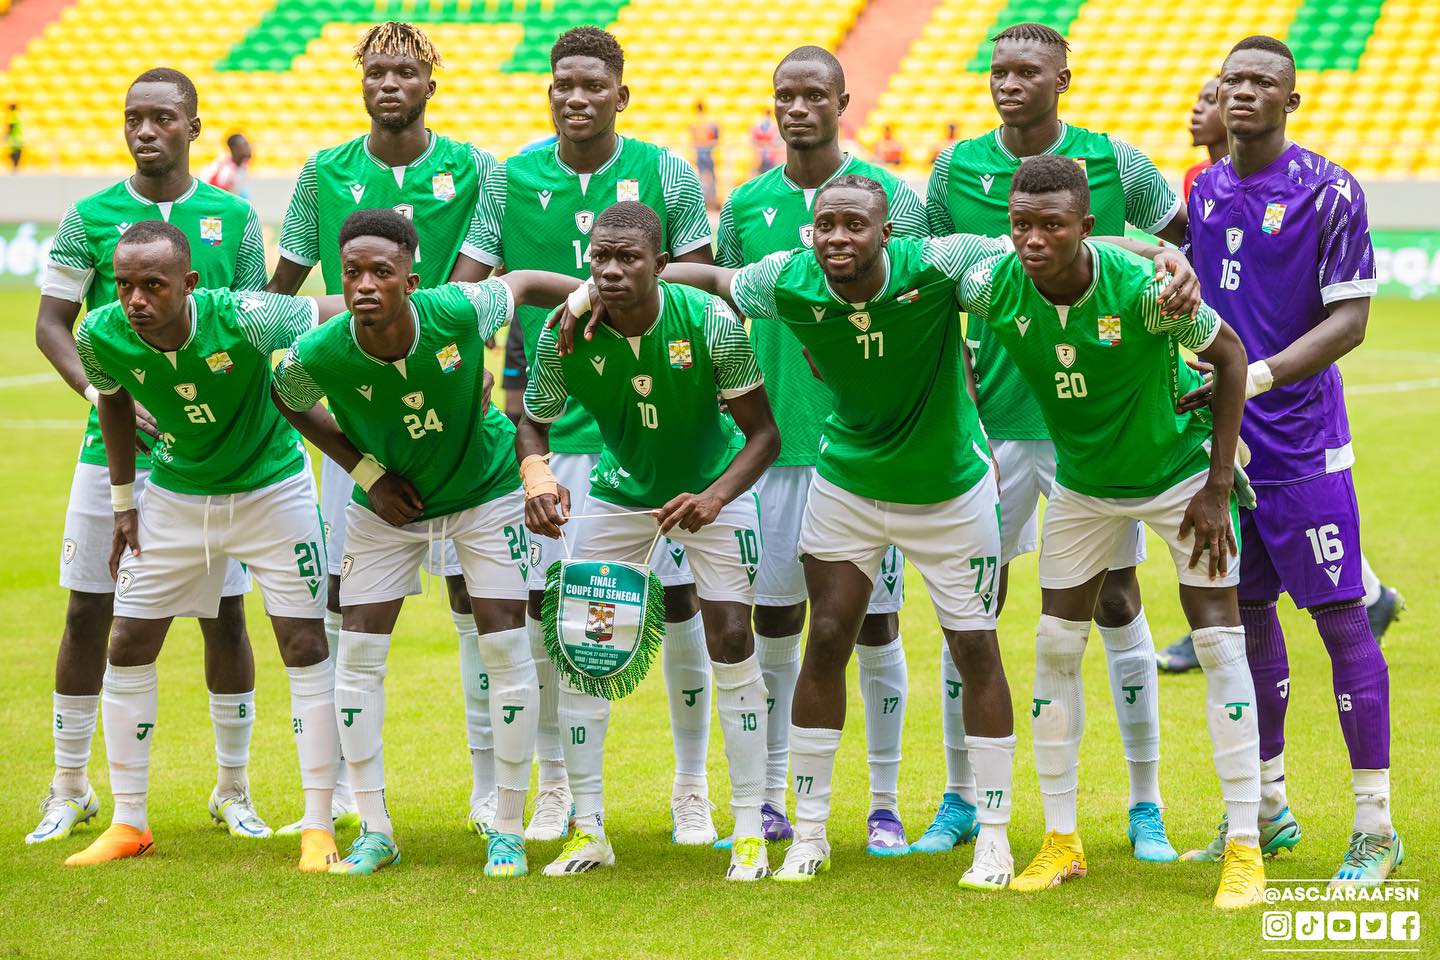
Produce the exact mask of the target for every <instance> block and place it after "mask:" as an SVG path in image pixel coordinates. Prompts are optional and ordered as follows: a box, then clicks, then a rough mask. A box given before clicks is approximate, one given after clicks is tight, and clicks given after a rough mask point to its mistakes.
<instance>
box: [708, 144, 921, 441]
mask: <svg viewBox="0 0 1440 960" xmlns="http://www.w3.org/2000/svg"><path fill="white" fill-rule="evenodd" d="M846 174H858V175H860V176H863V177H869V178H870V179H872V180H875V181H878V182H879V183H880V185H881V186H883V187H884V188H885V193H886V195H887V196H888V197H889V199H890V222H891V223H892V224H894V232H895V234H896V235H897V236H915V237H924V236H929V233H930V231H929V228H928V227H927V226H926V223H925V208H924V206H923V205H922V204H921V203H920V198H919V197H918V196H916V195H915V191H914V190H911V189H910V187H909V186H908V185H907V184H906V183H905V181H904V180H901V179H900V178H899V177H897V176H895V175H894V174H893V173H891V172H890V171H889V170H886V169H885V168H884V167H878V166H876V165H875V164H873V163H866V162H865V161H864V160H859V159H856V158H855V157H852V156H850V155H849V154H846V155H845V159H844V161H843V162H842V163H841V164H840V168H839V169H838V170H836V171H835V172H834V173H833V174H831V176H830V178H829V179H830V180H833V179H835V178H836V177H839V176H843V175H846ZM827 182H828V181H827ZM822 186H823V185H822ZM817 192H818V189H805V188H803V187H798V186H796V185H795V182H794V181H793V180H791V179H790V178H789V177H787V176H786V175H785V168H784V167H783V166H781V167H775V168H773V169H771V170H769V171H767V172H766V173H762V174H761V175H760V176H758V177H756V178H755V179H754V180H751V181H750V182H748V183H746V184H743V185H742V186H739V187H736V188H735V191H734V192H733V193H731V194H730V199H728V200H726V201H725V206H724V208H723V209H722V210H721V211H720V230H719V238H718V240H717V243H716V253H715V262H716V263H718V264H720V265H721V266H722V267H743V266H746V265H747V264H751V263H755V262H757V261H759V260H760V259H761V258H763V257H767V256H769V255H770V254H772V253H780V252H781V251H785V250H791V249H793V248H794V247H795V246H796V245H797V244H799V245H802V246H805V247H807V248H808V247H809V246H810V245H811V239H810V233H811V223H812V222H813V221H814V218H815V217H814V213H813V211H812V209H811V205H812V204H813V203H814V200H815V194H816V193H817ZM750 341H751V343H753V344H754V347H755V358H756V360H757V361H759V363H760V370H761V372H762V373H764V374H765V382H766V384H768V388H767V389H768V392H769V394H770V402H771V404H772V405H773V406H774V409H775V423H776V424H777V425H778V426H779V427H780V457H779V459H777V460H776V461H775V465H776V466H779V467H788V466H795V465H806V466H813V465H814V463H815V460H816V457H817V456H818V455H819V446H820V428H821V425H822V424H823V423H824V422H825V418H826V417H828V416H830V414H831V412H832V411H834V409H835V398H834V397H833V396H832V395H831V393H830V388H829V387H827V386H825V384H823V383H821V382H820V381H819V380H816V379H815V374H814V373H812V372H811V370H810V364H808V363H806V362H805V356H804V354H802V353H801V352H800V341H799V340H796V339H795V335H794V334H793V333H791V332H790V331H789V330H788V329H786V327H785V325H784V324H781V323H756V324H752V325H751V327H750Z"/></svg>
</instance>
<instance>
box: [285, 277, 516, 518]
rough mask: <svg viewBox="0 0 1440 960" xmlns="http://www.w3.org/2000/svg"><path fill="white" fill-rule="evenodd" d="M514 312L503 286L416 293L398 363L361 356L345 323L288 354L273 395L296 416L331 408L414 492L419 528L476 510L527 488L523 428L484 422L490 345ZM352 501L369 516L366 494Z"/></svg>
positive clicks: (342, 318)
mask: <svg viewBox="0 0 1440 960" xmlns="http://www.w3.org/2000/svg"><path fill="white" fill-rule="evenodd" d="M513 310H514V306H513V302H512V300H511V298H510V288H509V287H507V286H506V285H505V284H504V282H503V281H500V280H486V281H485V282H483V283H447V284H445V285H444V286H440V287H432V288H431V289H428V290H417V291H416V292H415V293H414V294H413V295H412V296H411V297H410V318H411V320H412V322H413V323H414V325H415V339H414V341H413V343H412V344H411V346H410V352H409V353H408V354H406V355H405V356H404V357H402V358H401V359H399V360H393V361H386V360H380V359H377V358H375V357H372V356H370V355H369V354H367V353H366V352H365V351H364V350H363V349H361V347H360V344H359V342H358V341H357V340H356V339H355V325H354V318H352V317H351V315H350V314H349V313H342V314H340V315H339V316H336V317H333V318H331V319H330V320H329V321H327V322H325V323H323V324H321V325H320V326H319V327H317V328H316V329H314V330H312V331H310V332H309V333H307V334H306V335H305V336H303V337H301V338H300V340H299V341H298V342H297V343H295V344H294V346H292V347H291V348H290V351H289V352H288V353H286V354H285V357H284V359H282V360H281V361H280V365H279V367H277V368H276V370H275V389H276V391H277V392H278V393H279V394H280V397H281V399H282V400H284V401H285V403H286V404H287V405H288V406H289V407H290V408H291V409H292V410H308V409H310V408H311V407H313V406H314V405H315V404H316V403H318V402H319V401H320V398H321V397H326V398H328V399H329V402H330V412H331V413H332V414H334V416H335V421H336V423H338V424H339V425H340V429H341V430H342V431H344V433H345V436H347V437H349V438H350V442H351V443H353V444H355V446H356V447H358V448H359V449H360V451H361V452H362V453H368V454H370V455H371V456H372V457H374V458H375V459H376V460H378V461H380V463H381V464H382V465H383V466H384V467H385V468H386V469H387V470H393V471H395V472H396V473H398V474H400V475H401V476H403V477H405V478H406V479H407V480H409V481H410V482H411V483H412V484H414V485H415V489H416V490H417V491H418V492H419V494H420V499H421V500H422V501H423V502H424V504H425V511H424V513H422V514H421V515H420V517H419V518H418V519H420V520H430V519H434V518H435V517H443V516H445V515H447V514H451V513H458V512H459V511H461V510H468V509H469V508H471V507H474V506H478V505H479V504H482V503H485V502H487V501H490V500H494V499H495V498H496V497H500V496H504V495H505V494H507V493H509V492H510V491H512V490H514V489H515V488H516V487H518V486H520V471H519V468H518V467H517V466H516V465H515V427H514V426H513V425H512V424H511V423H510V420H509V418H507V417H506V416H505V415H504V414H503V413H501V412H500V411H499V410H497V409H495V407H494V406H493V405H492V406H491V407H490V408H489V409H488V410H487V411H486V412H485V413H483V414H482V413H481V412H480V385H481V376H482V373H483V371H484V368H485V341H486V340H487V339H489V338H490V337H492V336H494V334H495V332H496V331H497V330H499V329H500V328H501V327H502V326H504V325H505V324H506V323H508V322H509V321H510V316H511V313H512V312H513ZM353 499H354V500H355V502H356V503H358V504H360V505H361V506H362V507H365V508H367V509H369V507H370V501H369V500H368V499H367V498H366V496H365V492H364V491H363V490H361V489H360V488H359V487H358V486H357V487H355V491H354V494H353Z"/></svg>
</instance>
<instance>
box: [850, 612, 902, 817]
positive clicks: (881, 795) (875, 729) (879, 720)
mask: <svg viewBox="0 0 1440 960" xmlns="http://www.w3.org/2000/svg"><path fill="white" fill-rule="evenodd" d="M855 657H856V659H857V660H859V661H860V696H861V698H862V699H863V700H864V702H865V744H866V746H867V748H868V750H869V757H870V810H871V812H872V813H873V812H874V811H876V810H889V811H890V812H891V813H896V814H898V813H899V812H900V804H899V799H898V796H897V795H898V794H899V791H900V738H901V734H902V733H903V732H904V729H905V701H906V699H907V698H908V697H909V694H910V681H909V676H908V674H907V673H906V670H905V646H904V644H903V643H902V642H901V639H900V637H898V636H897V637H896V638H895V639H894V640H892V641H890V642H889V643H887V644H885V646H883V647H865V646H859V645H856V647H855Z"/></svg>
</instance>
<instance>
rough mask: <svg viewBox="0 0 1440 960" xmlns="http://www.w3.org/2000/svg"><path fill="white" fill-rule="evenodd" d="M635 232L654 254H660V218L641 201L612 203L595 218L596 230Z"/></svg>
mask: <svg viewBox="0 0 1440 960" xmlns="http://www.w3.org/2000/svg"><path fill="white" fill-rule="evenodd" d="M602 227H603V228H605V229H607V230H634V231H635V232H636V233H638V234H640V235H641V236H642V237H644V238H645V242H646V243H648V244H649V245H650V249H651V251H652V252H654V253H659V252H660V244H661V234H660V217H659V216H658V215H657V214H656V213H655V211H654V210H651V209H650V208H649V207H647V206H646V205H645V204H643V203H641V202H640V201H639V200H621V201H620V202H619V203H612V204H610V206H608V207H606V208H605V209H604V210H603V211H601V213H600V216H598V217H596V218H595V229H596V230H597V231H598V230H600V229H601V228H602Z"/></svg>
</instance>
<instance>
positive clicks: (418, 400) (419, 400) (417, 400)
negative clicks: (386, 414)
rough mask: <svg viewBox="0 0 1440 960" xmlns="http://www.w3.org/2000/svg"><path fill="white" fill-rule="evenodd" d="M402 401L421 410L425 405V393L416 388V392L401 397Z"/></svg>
mask: <svg viewBox="0 0 1440 960" xmlns="http://www.w3.org/2000/svg"><path fill="white" fill-rule="evenodd" d="M400 402H401V403H403V404H405V406H407V407H409V408H410V409H411V410H419V409H420V408H421V407H423V406H425V394H423V393H421V392H420V391H419V390H416V391H415V392H414V393H407V394H405V396H403V397H401V398H400Z"/></svg>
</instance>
